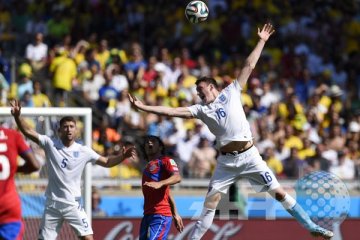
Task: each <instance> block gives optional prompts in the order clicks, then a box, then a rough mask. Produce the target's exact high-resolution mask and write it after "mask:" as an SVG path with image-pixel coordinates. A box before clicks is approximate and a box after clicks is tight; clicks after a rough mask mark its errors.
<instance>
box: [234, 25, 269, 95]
mask: <svg viewBox="0 0 360 240" xmlns="http://www.w3.org/2000/svg"><path fill="white" fill-rule="evenodd" d="M274 32H275V30H274V29H273V26H272V25H271V24H270V23H267V24H265V25H264V26H263V28H262V29H261V31H260V28H258V36H259V38H260V39H259V41H258V43H257V44H256V46H255V48H254V50H253V51H252V52H251V53H250V55H249V56H248V57H247V59H246V60H245V63H244V66H243V68H242V69H241V72H240V74H239V76H238V78H237V81H238V82H239V84H240V86H241V87H242V88H243V87H244V86H245V85H246V82H247V80H248V79H249V76H250V74H251V72H252V70H253V69H254V68H255V65H256V63H257V61H258V60H259V58H260V55H261V51H262V50H263V48H264V46H265V43H266V41H267V40H268V39H269V37H270V36H271V34H273V33H274Z"/></svg>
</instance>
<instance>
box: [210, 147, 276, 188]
mask: <svg viewBox="0 0 360 240" xmlns="http://www.w3.org/2000/svg"><path fill="white" fill-rule="evenodd" d="M240 178H246V179H248V180H249V182H250V183H251V185H252V187H253V188H254V190H255V191H256V192H267V191H269V190H273V189H275V188H278V187H280V184H279V182H278V181H277V179H276V177H275V176H274V174H273V172H272V171H271V170H270V168H269V167H268V166H267V164H266V162H265V161H263V159H262V157H261V156H260V154H259V151H258V150H257V148H256V147H255V146H252V147H251V148H250V149H248V150H246V151H245V152H243V153H239V154H236V155H233V154H230V153H228V154H226V155H219V157H218V159H217V165H216V168H215V172H214V174H213V176H212V178H211V181H210V184H209V192H208V195H212V194H214V193H216V192H221V193H224V194H226V193H227V191H228V189H229V187H230V185H231V184H233V183H234V182H236V181H237V180H239V179H240Z"/></svg>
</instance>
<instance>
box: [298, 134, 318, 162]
mask: <svg viewBox="0 0 360 240" xmlns="http://www.w3.org/2000/svg"><path fill="white" fill-rule="evenodd" d="M303 144H304V147H303V148H302V149H301V150H300V151H299V152H298V156H299V158H300V159H301V160H306V159H309V158H312V157H314V156H315V154H316V151H315V148H313V146H312V145H311V141H310V140H309V139H308V138H307V137H305V138H304V139H303Z"/></svg>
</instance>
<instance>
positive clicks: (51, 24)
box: [0, 0, 360, 179]
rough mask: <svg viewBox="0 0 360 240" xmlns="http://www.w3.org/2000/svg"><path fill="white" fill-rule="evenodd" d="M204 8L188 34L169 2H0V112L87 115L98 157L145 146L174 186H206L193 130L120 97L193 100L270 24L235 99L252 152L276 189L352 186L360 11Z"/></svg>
mask: <svg viewBox="0 0 360 240" xmlns="http://www.w3.org/2000/svg"><path fill="white" fill-rule="evenodd" d="M205 2H206V3H207V4H208V6H209V9H210V15H209V19H208V20H207V21H206V22H205V23H202V24H196V25H193V24H190V23H189V22H187V21H186V18H185V16H184V8H185V5H186V3H185V2H184V1H182V0H172V1H164V0H138V1H125V0H124V1H112V0H110V1H99V0H74V1H68V0H60V1H45V0H43V1H41V0H40V1H32V0H27V1H14V0H0V42H1V49H0V72H1V74H0V86H1V89H0V94H1V98H0V101H1V102H0V104H1V105H2V106H6V105H7V101H8V100H9V99H13V98H17V99H20V100H21V102H22V105H23V106H25V107H50V106H62V107H67V106H68V107H73V106H77V107H79V106H80V107H91V108H92V109H93V115H94V116H93V118H94V123H93V133H92V136H93V147H94V149H96V151H98V152H99V153H101V154H113V153H116V152H118V151H120V149H121V146H122V145H132V144H136V145H139V146H141V137H142V136H144V135H146V134H152V135H157V136H160V137H161V138H162V139H163V140H164V142H165V144H166V146H167V154H168V155H170V156H171V157H173V158H174V159H176V161H177V162H178V163H179V165H180V167H181V169H182V174H183V176H184V177H193V178H207V177H209V176H210V175H211V172H212V170H213V169H214V166H215V164H216V155H217V152H216V150H215V149H214V148H213V146H214V136H213V135H212V134H211V133H210V132H209V130H208V129H207V128H206V126H204V125H203V124H202V123H201V122H198V121H196V120H188V119H179V118H167V117H162V116H157V115H153V114H144V113H142V112H137V111H134V110H133V109H132V108H131V106H130V103H129V101H128V98H127V94H128V92H131V93H132V94H134V95H135V96H137V97H138V98H139V99H142V100H143V101H144V102H146V103H147V104H153V105H164V106H171V107H179V106H188V105H191V104H194V103H198V101H199V99H198V97H197V95H196V90H195V86H194V84H195V81H196V79H197V78H198V77H200V76H204V75H207V76H212V77H213V78H214V79H216V81H217V82H218V84H219V86H221V88H224V87H226V86H227V85H228V84H229V83H230V82H231V81H233V80H234V79H235V78H236V76H237V74H238V73H239V71H240V69H241V64H242V63H243V62H244V59H245V58H246V56H247V55H248V54H249V53H250V51H251V49H252V48H253V46H254V45H255V44H256V41H257V28H258V27H261V25H262V24H264V23H265V22H267V21H270V22H271V23H272V24H273V25H274V26H275V28H276V33H275V34H274V36H273V37H272V38H271V39H270V40H269V41H268V43H267V45H266V46H265V49H264V52H263V55H262V57H261V59H260V60H259V63H258V65H257V66H256V68H255V70H254V72H253V74H252V75H251V77H250V79H249V82H248V85H247V89H245V90H244V92H243V93H242V102H243V105H244V108H245V111H246V114H247V116H248V119H249V121H250V123H251V127H252V132H253V134H254V139H255V142H256V145H257V146H258V148H259V151H260V153H261V154H262V155H263V158H264V160H265V161H267V163H268V165H269V166H270V168H271V169H273V171H274V172H275V173H276V174H277V175H278V176H279V178H298V177H301V176H302V175H304V174H306V173H307V172H309V171H317V170H323V171H330V172H332V173H334V174H336V175H338V176H339V177H340V178H342V179H355V178H359V177H360V152H359V144H360V2H359V1H356V0H346V1H311V0H305V1H304V0H303V1H298V0H290V1H278V0H268V1H261V0H254V1H246V0H238V1H231V0H208V1H205ZM12 59H16V61H12ZM14 62H15V63H14ZM14 68H15V69H14ZM139 149H141V147H140V148H139ZM139 156H140V157H139V158H141V153H140V154H139ZM142 166H143V161H141V160H139V159H137V160H134V161H126V162H125V163H124V164H122V165H120V166H117V167H114V168H112V169H110V171H107V170H104V169H99V168H94V170H93V174H94V176H95V177H122V178H133V177H139V176H140V171H141V168H142Z"/></svg>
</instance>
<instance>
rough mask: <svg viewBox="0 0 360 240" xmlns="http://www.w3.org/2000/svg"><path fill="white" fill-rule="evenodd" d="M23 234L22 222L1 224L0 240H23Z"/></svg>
mask: <svg viewBox="0 0 360 240" xmlns="http://www.w3.org/2000/svg"><path fill="white" fill-rule="evenodd" d="M21 234H22V222H21V221H18V222H10V223H3V224H0V239H2V240H14V239H21Z"/></svg>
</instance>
